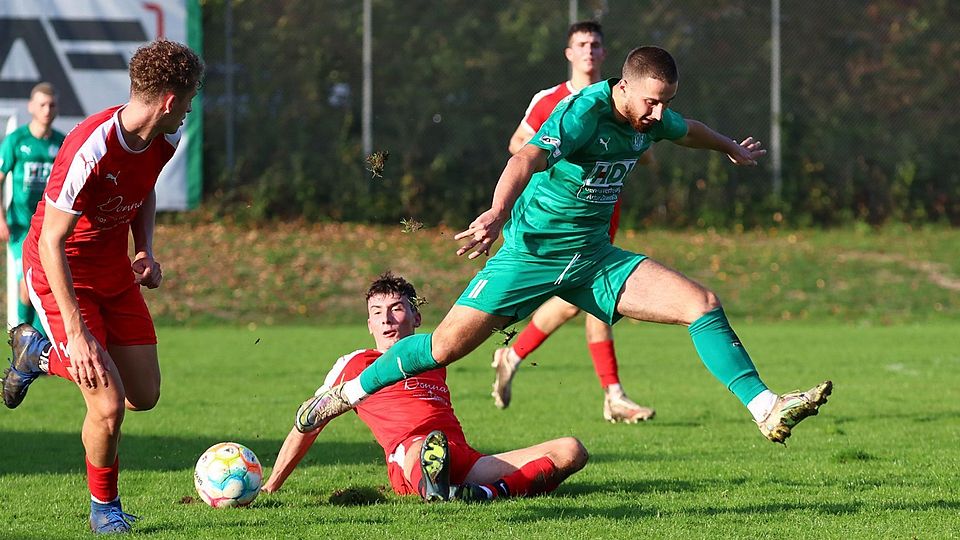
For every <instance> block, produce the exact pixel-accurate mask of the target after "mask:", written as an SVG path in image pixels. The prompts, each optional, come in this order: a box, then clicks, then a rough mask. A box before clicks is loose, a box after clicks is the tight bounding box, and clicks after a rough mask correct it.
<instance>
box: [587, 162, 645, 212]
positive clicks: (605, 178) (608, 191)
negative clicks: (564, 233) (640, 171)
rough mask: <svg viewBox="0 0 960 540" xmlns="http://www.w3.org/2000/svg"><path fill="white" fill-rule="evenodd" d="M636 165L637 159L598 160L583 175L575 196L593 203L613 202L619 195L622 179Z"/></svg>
mask: <svg viewBox="0 0 960 540" xmlns="http://www.w3.org/2000/svg"><path fill="white" fill-rule="evenodd" d="M636 166H637V160H635V159H625V160H622V161H598V162H596V163H594V165H593V169H592V170H591V171H590V172H589V173H587V174H585V175H584V176H583V186H581V187H580V189H578V190H577V198H578V199H581V200H584V201H590V202H595V203H605V204H613V203H615V202H617V198H619V197H620V188H621V187H623V179H624V178H626V177H627V175H628V174H630V171H632V170H633V168H634V167H636Z"/></svg>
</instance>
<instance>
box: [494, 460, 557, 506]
mask: <svg viewBox="0 0 960 540" xmlns="http://www.w3.org/2000/svg"><path fill="white" fill-rule="evenodd" d="M556 476H557V466H556V465H555V464H554V463H553V460H552V459H550V458H549V457H547V456H543V457H542V458H540V459H535V460H533V461H531V462H530V463H527V464H526V465H524V466H523V467H520V470H518V471H517V472H515V473H511V474H509V475H507V476H505V477H504V478H503V480H501V481H499V482H497V483H496V484H503V485H505V486H506V488H507V491H508V493H507V494H508V495H510V496H511V497H524V496H533V495H541V494H543V493H550V492H551V491H553V490H554V489H556V488H557V486H558V485H559V482H557V481H556ZM496 484H495V485H496ZM500 495H503V493H500Z"/></svg>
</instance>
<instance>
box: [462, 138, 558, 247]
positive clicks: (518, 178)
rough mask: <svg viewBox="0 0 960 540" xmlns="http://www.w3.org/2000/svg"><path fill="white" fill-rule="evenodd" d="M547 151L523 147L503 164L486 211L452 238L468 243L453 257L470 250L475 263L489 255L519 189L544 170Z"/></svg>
mask: <svg viewBox="0 0 960 540" xmlns="http://www.w3.org/2000/svg"><path fill="white" fill-rule="evenodd" d="M546 168H547V151H546V150H544V149H542V148H539V147H537V146H533V145H529V144H528V145H526V146H524V147H523V148H522V149H520V151H519V152H517V153H516V154H514V155H513V156H512V157H511V158H510V159H509V160H507V166H506V167H505V168H504V169H503V172H502V173H501V174H500V180H498V181H497V187H496V189H495V190H494V191H493V204H491V205H490V209H489V210H487V211H486V212H484V213H482V214H480V215H479V216H477V219H475V220H473V223H471V224H470V226H469V227H468V228H467V229H466V230H465V231H463V232H460V233H459V234H457V235H456V236H454V237H453V238H454V240H463V239H468V240H467V243H465V244H464V245H462V246H460V249H458V250H457V255H463V254H464V253H467V252H468V251H470V250H473V252H472V253H470V255H469V258H471V259H475V258H477V257H479V256H480V255H481V254H484V255H489V254H490V248H491V247H492V246H493V243H494V242H495V241H496V240H497V237H499V236H500V229H502V228H503V224H504V223H506V221H507V218H509V217H510V211H511V210H512V209H513V204H514V203H515V202H517V198H518V197H520V194H521V193H523V189H524V188H525V187H527V184H528V183H529V182H530V177H531V176H533V175H534V174H535V173H538V172H540V171H543V170H546Z"/></svg>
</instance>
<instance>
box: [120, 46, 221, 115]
mask: <svg viewBox="0 0 960 540" xmlns="http://www.w3.org/2000/svg"><path fill="white" fill-rule="evenodd" d="M204 70H205V67H204V65H203V60H201V59H200V57H199V56H197V53H195V52H193V51H192V50H191V49H190V48H189V47H187V46H186V45H183V44H181V43H177V42H175V41H168V40H166V39H158V40H156V41H154V42H152V43H148V44H147V45H144V46H142V47H140V48H139V49H137V52H136V53H134V55H133V58H131V59H130V95H131V96H132V97H138V98H143V99H148V100H149V99H154V98H157V97H160V96H162V95H163V94H165V93H167V92H173V93H174V94H176V95H177V96H185V95H187V94H189V93H190V92H191V91H192V90H194V89H196V88H198V87H199V86H200V81H201V79H202V78H203V73H204Z"/></svg>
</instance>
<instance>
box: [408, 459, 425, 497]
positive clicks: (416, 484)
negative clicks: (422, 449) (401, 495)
mask: <svg viewBox="0 0 960 540" xmlns="http://www.w3.org/2000/svg"><path fill="white" fill-rule="evenodd" d="M410 486H411V487H412V488H413V491H415V492H416V493H417V494H418V495H420V496H421V497H423V470H421V469H420V464H419V463H418V464H416V465H414V466H413V469H412V470H411V471H410Z"/></svg>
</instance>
